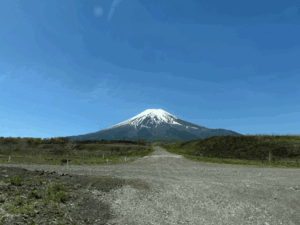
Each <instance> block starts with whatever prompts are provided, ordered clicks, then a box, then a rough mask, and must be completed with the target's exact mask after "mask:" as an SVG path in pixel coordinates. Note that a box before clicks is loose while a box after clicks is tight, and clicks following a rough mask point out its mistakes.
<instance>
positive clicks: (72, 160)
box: [0, 146, 154, 166]
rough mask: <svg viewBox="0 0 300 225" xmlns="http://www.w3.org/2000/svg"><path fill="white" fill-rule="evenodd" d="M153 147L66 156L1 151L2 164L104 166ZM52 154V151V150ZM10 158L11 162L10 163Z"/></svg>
mask: <svg viewBox="0 0 300 225" xmlns="http://www.w3.org/2000/svg"><path fill="white" fill-rule="evenodd" d="M52 150H53V149H52ZM153 151H154V149H153V148H152V147H151V146H134V147H133V146H113V147H110V146H105V148H104V149H103V148H102V149H101V150H99V149H98V146H88V148H86V149H82V150H73V151H69V152H68V153H66V154H51V153H50V154H49V150H48V151H43V150H37V149H30V150H27V151H11V150H10V151H1V155H0V163H4V164H9V163H11V164H12V163H16V164H19V163H22V164H43V165H87V166H88V165H104V164H120V163H127V162H129V161H130V160H131V159H132V158H134V157H144V156H147V155H149V154H150V153H152V152H153ZM50 152H51V150H50ZM9 156H11V157H10V162H8V160H9Z"/></svg>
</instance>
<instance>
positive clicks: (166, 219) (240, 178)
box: [2, 146, 300, 225]
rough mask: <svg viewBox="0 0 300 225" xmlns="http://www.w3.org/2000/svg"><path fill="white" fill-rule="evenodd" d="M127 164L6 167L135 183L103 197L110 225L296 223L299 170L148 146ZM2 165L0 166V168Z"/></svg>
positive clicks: (98, 196)
mask: <svg viewBox="0 0 300 225" xmlns="http://www.w3.org/2000/svg"><path fill="white" fill-rule="evenodd" d="M153 148H154V149H155V151H154V152H153V153H151V154H150V155H149V156H146V157H143V158H141V159H138V160H136V161H134V162H131V163H126V164H120V165H100V166H98V165H96V166H68V167H67V166H47V165H43V166H40V165H34V166H33V165H17V164H15V165H12V164H11V165H7V164H5V166H18V167H22V168H26V169H31V170H35V169H39V170H51V171H53V170H54V171H56V172H61V173H62V172H63V173H69V174H79V175H85V174H87V175H91V176H97V175H99V176H113V177H115V178H122V179H138V180H140V181H142V182H144V183H146V184H147V185H148V187H149V188H144V189H138V188H133V187H132V186H129V185H125V186H124V187H122V188H119V189H116V190H113V191H111V192H109V193H106V194H105V195H104V194H103V193H101V192H100V191H91V195H92V196H94V198H96V199H99V200H101V201H104V202H106V203H108V204H109V205H110V206H111V210H112V211H113V212H114V215H115V216H114V217H113V219H111V220H110V221H109V223H108V224H110V225H113V224H114V225H126V224H127V225H148V224H149V225H177V224H178V225H179V224H187V225H199V224H203V225H210V224H213V225H218V224H220V225H227V224H228V225H229V224H233V225H235V224H238V225H241V224H243V225H248V224H249V225H250V224H255V225H259V224H262V225H277V224H278V225H279V224H283V225H299V224H300V210H299V209H300V170H299V169H286V168H259V167H253V166H242V165H226V164H213V163H203V162H195V161H191V160H188V159H185V158H184V157H182V156H179V155H176V154H172V153H169V152H167V151H166V150H165V149H163V148H161V147H158V146H154V147H153ZM2 165H4V164H2Z"/></svg>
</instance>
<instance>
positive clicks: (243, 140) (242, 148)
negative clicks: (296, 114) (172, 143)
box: [178, 136, 300, 161]
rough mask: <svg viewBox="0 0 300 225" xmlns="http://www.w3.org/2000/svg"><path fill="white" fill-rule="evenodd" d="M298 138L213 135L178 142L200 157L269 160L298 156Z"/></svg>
mask: <svg viewBox="0 0 300 225" xmlns="http://www.w3.org/2000/svg"><path fill="white" fill-rule="evenodd" d="M298 140H299V138H297V139H296V138H295V137H286V136H265V137H264V136H262V137H258V136H213V137H210V138H206V139H204V140H192V141H187V142H183V143H182V142H181V143H180V144H179V143H178V146H179V148H188V149H191V150H192V151H191V154H193V155H195V156H201V157H215V158H228V159H229V158H234V159H244V160H262V161H263V160H265V158H266V157H267V158H269V159H270V160H272V159H275V158H297V157H300V148H299V147H300V144H299V142H298Z"/></svg>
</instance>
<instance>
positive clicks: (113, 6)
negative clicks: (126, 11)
mask: <svg viewBox="0 0 300 225" xmlns="http://www.w3.org/2000/svg"><path fill="white" fill-rule="evenodd" d="M121 1H122V0H114V1H113V3H112V4H111V7H110V11H109V13H108V17H107V20H108V21H110V19H111V18H112V16H113V14H114V12H115V8H116V7H117V6H118V5H119V4H120V2H121Z"/></svg>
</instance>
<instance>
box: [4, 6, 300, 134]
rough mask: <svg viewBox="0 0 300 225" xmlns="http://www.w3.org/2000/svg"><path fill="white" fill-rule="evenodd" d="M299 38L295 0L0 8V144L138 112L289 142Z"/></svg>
mask: <svg viewBox="0 0 300 225" xmlns="http://www.w3.org/2000/svg"><path fill="white" fill-rule="evenodd" d="M299 40H300V3H299V0H285V1H271V0H270V1H258V0H252V1H240V0H228V1H224V0H203V1H198V0H185V1H179V0H172V1H171V0H165V1H161V0H160V1H159V0H151V1H148V0H139V1H138V0H105V1H99V0H97V1H96V0H88V1H83V0H80V1H79V0H74V1H68V0H51V1H49V0H31V1H29V0H26V1H25V0H19V1H13V0H2V1H1V3H0V95H1V98H0V136H2V137H38V138H50V137H58V136H62V137H63V136H70V135H81V134H87V133H91V132H96V131H99V130H102V129H105V128H108V127H110V126H113V125H115V124H117V123H120V122H122V121H125V120H127V119H129V118H131V117H133V116H135V115H137V114H139V113H141V112H142V111H144V110H146V109H163V110H165V111H167V112H169V113H171V114H173V115H174V116H177V117H178V118H180V119H183V120H185V121H188V122H191V123H194V124H197V125H200V126H205V127H208V128H214V129H216V128H222V129H228V130H233V131H235V132H238V133H241V134H244V135H245V134H269V135H272V134H280V135H284V134H292V135H299V134H300V122H299V113H300V103H299V102H300V63H299V58H300V41H299Z"/></svg>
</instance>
